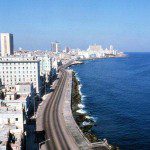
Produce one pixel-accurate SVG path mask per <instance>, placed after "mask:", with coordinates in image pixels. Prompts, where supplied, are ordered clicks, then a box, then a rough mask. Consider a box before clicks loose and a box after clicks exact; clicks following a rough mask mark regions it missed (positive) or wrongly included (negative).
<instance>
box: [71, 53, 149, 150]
mask: <svg viewBox="0 0 150 150" xmlns="http://www.w3.org/2000/svg"><path fill="white" fill-rule="evenodd" d="M127 55H128V56H127V57H125V58H107V59H98V60H87V61H84V64H82V65H76V66H73V67H72V69H73V70H74V71H76V73H77V76H78V77H79V79H80V83H81V84H82V87H81V92H82V95H83V99H82V103H83V104H84V105H85V108H84V110H85V111H87V113H88V114H89V115H91V116H92V117H94V118H95V119H96V126H94V127H93V128H92V131H93V132H94V133H95V134H96V135H97V136H98V137H99V138H100V139H103V138H106V139H107V140H108V142H109V143H110V144H112V145H116V146H119V147H120V149H121V150H150V53H128V54H127Z"/></svg>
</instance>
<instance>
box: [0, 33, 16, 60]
mask: <svg viewBox="0 0 150 150" xmlns="http://www.w3.org/2000/svg"><path fill="white" fill-rule="evenodd" d="M13 49H14V44H13V34H10V33H1V56H2V57H4V56H9V55H13V53H14V52H13Z"/></svg>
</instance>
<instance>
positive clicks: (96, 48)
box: [88, 44, 102, 51]
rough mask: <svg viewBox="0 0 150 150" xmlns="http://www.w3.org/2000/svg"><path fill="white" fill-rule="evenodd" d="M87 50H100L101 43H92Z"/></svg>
mask: <svg viewBox="0 0 150 150" xmlns="http://www.w3.org/2000/svg"><path fill="white" fill-rule="evenodd" d="M88 50H91V51H100V50H102V46H101V45H97V44H94V45H90V46H89V48H88Z"/></svg>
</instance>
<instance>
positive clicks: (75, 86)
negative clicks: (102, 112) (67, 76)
mask: <svg viewBox="0 0 150 150" xmlns="http://www.w3.org/2000/svg"><path fill="white" fill-rule="evenodd" d="M72 80H73V83H72V113H73V116H74V118H75V121H76V123H77V124H78V126H79V127H80V129H81V130H82V132H83V133H84V135H85V136H86V137H87V139H88V140H89V141H90V142H98V141H99V139H98V138H97V137H96V135H95V134H93V133H92V131H91V129H92V127H93V125H94V124H95V122H94V120H93V119H92V118H91V117H90V116H89V115H88V114H87V113H86V112H82V111H81V110H82V109H81V108H82V104H81V95H80V93H79V84H80V83H79V81H78V80H77V79H76V77H75V72H73V78H72Z"/></svg>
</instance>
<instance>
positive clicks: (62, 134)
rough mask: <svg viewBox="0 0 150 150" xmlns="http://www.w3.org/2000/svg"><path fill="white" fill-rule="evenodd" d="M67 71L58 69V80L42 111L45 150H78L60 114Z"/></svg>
mask: <svg viewBox="0 0 150 150" xmlns="http://www.w3.org/2000/svg"><path fill="white" fill-rule="evenodd" d="M67 75H68V73H67V71H66V70H65V69H64V68H61V69H60V78H59V81H58V83H57V85H56V87H55V90H54V92H53V93H52V95H51V96H50V97H49V102H48V104H47V106H46V108H45V110H44V116H43V122H44V130H45V132H46V133H45V134H46V139H49V138H50V141H47V142H46V143H45V144H46V148H47V149H48V150H49V149H50V150H70V149H73V150H76V149H78V147H77V145H76V143H75V141H74V139H73V137H72V136H71V134H70V133H68V130H67V129H66V127H65V121H64V118H63V114H62V112H63V111H62V107H63V98H62V97H63V90H64V88H65V83H66V82H67V81H66V80H67Z"/></svg>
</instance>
